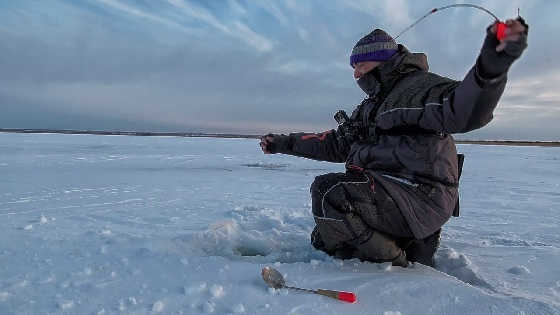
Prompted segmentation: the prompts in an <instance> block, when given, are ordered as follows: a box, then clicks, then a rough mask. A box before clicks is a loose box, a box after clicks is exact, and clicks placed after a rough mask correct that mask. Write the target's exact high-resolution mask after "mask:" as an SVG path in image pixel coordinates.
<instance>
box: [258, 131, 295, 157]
mask: <svg viewBox="0 0 560 315" xmlns="http://www.w3.org/2000/svg"><path fill="white" fill-rule="evenodd" d="M259 144H260V146H261V149H262V151H263V152H264V154H274V153H278V152H282V151H285V150H288V149H289V145H290V143H289V136H286V135H276V134H272V133H269V134H267V135H264V136H262V137H261V142H260V143H259Z"/></svg>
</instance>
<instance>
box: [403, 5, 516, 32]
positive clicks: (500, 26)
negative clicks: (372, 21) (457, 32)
mask: <svg viewBox="0 0 560 315" xmlns="http://www.w3.org/2000/svg"><path fill="white" fill-rule="evenodd" d="M459 7H463V8H473V9H477V10H481V11H484V12H486V13H488V14H489V15H490V16H492V17H493V18H494V20H495V22H496V26H497V28H496V38H498V40H502V39H504V38H505V37H506V29H507V25H506V24H505V23H504V22H501V21H500V19H499V18H498V17H497V16H496V15H495V14H494V13H492V12H490V10H488V9H486V8H484V7H481V6H479V5H474V4H469V3H457V4H450V5H446V6H444V7H441V8H434V9H432V10H430V11H429V12H428V13H426V14H424V15H423V16H422V17H421V18H419V19H418V20H416V21H415V22H414V23H412V24H410V25H409V26H408V27H407V28H405V29H404V30H403V31H402V32H400V33H399V34H398V35H397V36H396V37H395V39H397V38H399V36H401V35H402V34H404V33H406V32H407V31H408V30H410V29H411V28H413V27H415V26H416V25H417V24H418V23H420V22H421V21H422V20H424V19H425V18H427V17H428V16H430V15H432V14H434V13H436V12H438V11H443V10H446V9H450V8H459Z"/></svg>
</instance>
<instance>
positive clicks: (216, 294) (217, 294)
mask: <svg viewBox="0 0 560 315" xmlns="http://www.w3.org/2000/svg"><path fill="white" fill-rule="evenodd" d="M210 294H211V295H212V297H213V298H221V297H222V296H224V287H223V286H221V285H217V284H214V285H212V286H211V287H210Z"/></svg>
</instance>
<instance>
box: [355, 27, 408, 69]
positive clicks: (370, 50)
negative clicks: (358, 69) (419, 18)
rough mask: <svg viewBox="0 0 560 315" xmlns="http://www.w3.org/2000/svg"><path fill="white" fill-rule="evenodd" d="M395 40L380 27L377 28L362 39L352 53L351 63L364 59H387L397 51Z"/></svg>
mask: <svg viewBox="0 0 560 315" xmlns="http://www.w3.org/2000/svg"><path fill="white" fill-rule="evenodd" d="M397 49H398V46H397V43H396V42H395V40H394V39H393V38H392V37H391V36H389V34H387V33H385V31H383V30H380V29H375V30H374V31H373V32H371V33H369V34H367V35H366V36H364V37H363V38H362V39H360V40H359V41H358V42H357V43H356V46H354V48H353V49H352V53H351V54H350V65H351V66H352V67H354V65H355V64H356V63H358V62H362V61H387V60H389V58H391V57H392V56H393V55H394V54H395V53H396V52H397Z"/></svg>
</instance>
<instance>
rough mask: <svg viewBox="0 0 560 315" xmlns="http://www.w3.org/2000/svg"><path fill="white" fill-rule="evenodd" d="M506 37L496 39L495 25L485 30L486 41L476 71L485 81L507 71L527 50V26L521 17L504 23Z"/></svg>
mask: <svg viewBox="0 0 560 315" xmlns="http://www.w3.org/2000/svg"><path fill="white" fill-rule="evenodd" d="M506 25H507V29H506V37H505V38H504V39H502V40H498V39H497V38H496V23H494V24H492V25H490V26H489V27H488V28H487V29H486V39H485V40H484V44H483V45H482V49H481V50H480V56H479V58H478V71H479V74H480V76H481V77H483V78H485V79H491V78H495V77H497V76H499V75H501V74H503V73H505V72H507V71H508V69H509V67H510V66H511V64H512V63H513V62H514V61H515V60H516V59H517V58H519V57H520V56H521V54H522V53H523V51H524V50H525V48H527V35H528V32H529V25H527V23H525V20H524V19H523V18H522V17H518V18H517V19H515V20H511V19H510V20H507V21H506Z"/></svg>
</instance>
